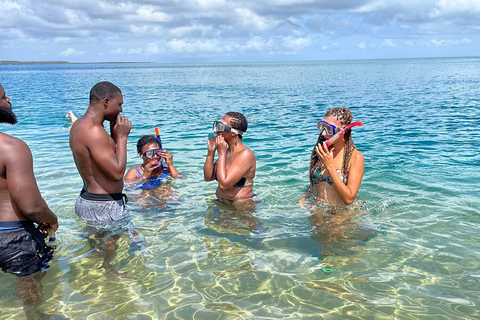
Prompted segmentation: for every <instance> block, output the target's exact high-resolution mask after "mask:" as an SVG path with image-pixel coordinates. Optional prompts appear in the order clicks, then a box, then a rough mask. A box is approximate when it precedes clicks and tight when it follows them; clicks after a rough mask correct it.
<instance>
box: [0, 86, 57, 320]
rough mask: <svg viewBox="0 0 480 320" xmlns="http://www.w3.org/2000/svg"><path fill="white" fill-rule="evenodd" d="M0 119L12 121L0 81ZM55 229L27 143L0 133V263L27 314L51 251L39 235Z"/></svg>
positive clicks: (35, 300)
mask: <svg viewBox="0 0 480 320" xmlns="http://www.w3.org/2000/svg"><path fill="white" fill-rule="evenodd" d="M0 123H9V124H12V125H13V124H15V123H17V117H16V116H15V113H13V111H12V105H11V103H10V99H9V98H8V97H7V96H6V93H5V90H4V88H3V86H2V85H1V84H0ZM34 222H36V223H38V224H39V228H36V227H35V226H34V224H33V223H34ZM57 229H58V224H57V216H56V215H55V214H54V213H53V212H52V211H51V210H50V208H49V207H48V205H47V204H46V203H45V201H44V200H43V198H42V196H41V194H40V191H39V190H38V186H37V182H36V180H35V176H34V173H33V159H32V153H31V152H30V149H29V148H28V146H27V145H26V144H25V143H24V142H23V141H22V140H20V139H17V138H14V137H11V136H9V135H7V134H4V133H0V267H1V268H2V270H3V271H4V272H7V273H11V274H14V275H16V276H17V288H16V289H15V294H16V296H17V297H18V298H19V300H20V302H21V303H22V305H23V308H24V311H25V314H26V316H27V319H31V318H34V317H36V312H37V311H36V310H35V309H36V307H37V305H38V303H39V302H40V299H41V297H42V291H41V285H40V279H41V278H42V277H43V276H44V274H45V273H44V271H45V269H46V268H47V267H48V261H50V260H51V258H52V255H53V249H52V248H51V247H49V246H47V245H46V244H45V240H44V238H45V237H46V235H47V234H48V232H49V230H50V231H56V230H57Z"/></svg>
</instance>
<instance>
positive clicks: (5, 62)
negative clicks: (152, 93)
mask: <svg viewBox="0 0 480 320" xmlns="http://www.w3.org/2000/svg"><path fill="white" fill-rule="evenodd" d="M108 63H151V62H68V61H14V60H0V66H19V65H38V64H108Z"/></svg>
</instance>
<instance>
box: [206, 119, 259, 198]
mask: <svg viewBox="0 0 480 320" xmlns="http://www.w3.org/2000/svg"><path fill="white" fill-rule="evenodd" d="M247 128H248V124H247V119H245V116H244V115H243V114H241V113H238V112H228V113H226V114H225V115H224V116H223V117H222V118H221V120H220V121H214V123H213V132H214V134H215V135H216V136H215V137H214V138H208V143H207V146H208V154H207V159H206V160H205V165H204V166H203V174H204V178H205V181H213V180H217V181H218V187H217V191H216V196H217V198H218V201H219V202H220V203H221V204H224V205H231V206H235V207H236V206H237V205H238V204H239V203H241V202H245V201H248V200H251V199H252V197H253V196H254V194H253V178H254V177H255V169H256V159H255V155H254V154H253V152H252V150H250V149H249V148H247V147H246V146H245V145H244V144H243V142H242V138H243V134H244V133H245V131H247ZM215 152H217V153H218V158H217V161H216V162H214V157H215Z"/></svg>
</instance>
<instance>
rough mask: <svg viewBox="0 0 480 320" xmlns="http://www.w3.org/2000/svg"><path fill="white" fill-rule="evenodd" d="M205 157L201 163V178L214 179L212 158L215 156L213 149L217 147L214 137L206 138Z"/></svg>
mask: <svg viewBox="0 0 480 320" xmlns="http://www.w3.org/2000/svg"><path fill="white" fill-rule="evenodd" d="M207 139H208V141H207V148H208V153H207V158H206V159H205V164H204V165H203V178H204V179H205V181H213V180H215V164H214V163H213V160H214V158H215V150H216V149H217V147H216V145H215V138H213V139H212V138H207Z"/></svg>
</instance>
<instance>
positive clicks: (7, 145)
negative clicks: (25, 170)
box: [0, 133, 31, 166]
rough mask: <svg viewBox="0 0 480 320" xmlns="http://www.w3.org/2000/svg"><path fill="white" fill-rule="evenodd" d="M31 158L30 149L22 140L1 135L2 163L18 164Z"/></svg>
mask: <svg viewBox="0 0 480 320" xmlns="http://www.w3.org/2000/svg"><path fill="white" fill-rule="evenodd" d="M29 157H31V152H30V148H29V147H28V146H27V144H26V143H25V142H24V141H22V140H21V139H18V138H15V137H12V136H10V135H8V134H5V133H0V163H1V165H2V166H3V165H6V164H7V163H18V161H22V160H20V159H28V158H29Z"/></svg>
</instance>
